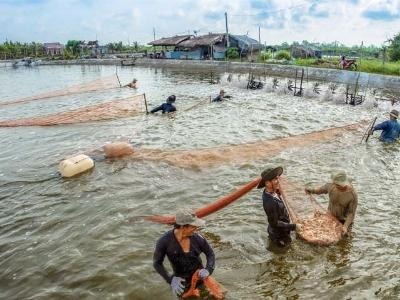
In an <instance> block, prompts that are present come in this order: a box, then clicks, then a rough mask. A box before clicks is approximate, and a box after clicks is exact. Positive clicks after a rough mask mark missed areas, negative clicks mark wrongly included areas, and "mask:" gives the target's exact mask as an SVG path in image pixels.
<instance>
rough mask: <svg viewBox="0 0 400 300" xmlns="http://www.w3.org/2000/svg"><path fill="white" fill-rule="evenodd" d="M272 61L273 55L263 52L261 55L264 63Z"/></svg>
mask: <svg viewBox="0 0 400 300" xmlns="http://www.w3.org/2000/svg"><path fill="white" fill-rule="evenodd" d="M269 59H271V53H270V52H266V51H261V53H260V60H262V61H266V60H269Z"/></svg>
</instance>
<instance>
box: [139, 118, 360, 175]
mask: <svg viewBox="0 0 400 300" xmlns="http://www.w3.org/2000/svg"><path fill="white" fill-rule="evenodd" d="M365 124H366V121H362V122H359V123H355V124H350V125H346V126H341V127H335V128H330V129H325V130H320V131H316V132H311V133H305V134H300V135H295V136H290V137H285V138H278V139H273V140H266V141H260V142H255V143H246V144H240V145H229V146H221V147H215V148H206V149H199V150H196V149H193V150H153V149H138V150H137V151H136V152H135V153H134V154H133V155H132V156H133V157H136V158H139V159H144V160H153V161H165V162H168V163H170V164H172V165H175V166H178V167H184V168H190V167H212V166H216V165H220V164H227V163H234V164H241V163H248V162H249V161H251V160H262V159H266V158H268V157H269V156H273V155H276V154H278V153H280V152H282V151H285V150H288V149H292V148H304V147H308V146H311V145H314V144H318V143H324V142H326V141H329V140H332V139H334V138H337V137H339V136H341V135H343V134H344V133H347V132H351V131H358V130H359V129H360V128H362V127H363V126H365Z"/></svg>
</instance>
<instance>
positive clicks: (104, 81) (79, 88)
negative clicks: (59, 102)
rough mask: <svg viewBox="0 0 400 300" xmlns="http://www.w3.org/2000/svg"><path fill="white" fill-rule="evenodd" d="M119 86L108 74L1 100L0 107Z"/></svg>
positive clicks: (115, 78)
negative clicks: (38, 92)
mask: <svg viewBox="0 0 400 300" xmlns="http://www.w3.org/2000/svg"><path fill="white" fill-rule="evenodd" d="M119 86H120V85H119V83H118V80H117V77H116V76H115V75H110V76H107V77H103V78H100V79H96V80H93V81H90V82H87V83H82V84H77V85H73V86H69V87H66V88H64V89H60V90H54V91H49V92H45V93H40V94H37V95H33V96H29V97H24V98H19V99H14V100H11V101H1V102H0V107H3V106H10V105H16V104H23V103H29V102H32V101H36V100H45V99H51V98H55V97H61V96H68V95H76V94H83V93H88V92H95V91H100V90H107V89H114V88H117V87H119Z"/></svg>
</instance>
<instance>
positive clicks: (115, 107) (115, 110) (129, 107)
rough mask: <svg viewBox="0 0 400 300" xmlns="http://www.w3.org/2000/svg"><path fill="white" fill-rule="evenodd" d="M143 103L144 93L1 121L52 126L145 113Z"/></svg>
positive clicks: (7, 124) (9, 124) (10, 124)
mask: <svg viewBox="0 0 400 300" xmlns="http://www.w3.org/2000/svg"><path fill="white" fill-rule="evenodd" d="M143 103H144V94H142V95H136V96H133V97H128V98H123V99H116V100H113V101H110V102H106V103H101V104H96V105H91V106H85V107H81V108H77V109H74V110H70V111H66V112H60V113H56V114H52V115H47V116H42V117H33V118H22V119H16V120H7V121H0V127H18V126H52V125H60V124H74V123H83V122H91V121H100V120H110V119H115V118H123V117H128V116H134V115H138V114H140V113H143V112H144V104H143Z"/></svg>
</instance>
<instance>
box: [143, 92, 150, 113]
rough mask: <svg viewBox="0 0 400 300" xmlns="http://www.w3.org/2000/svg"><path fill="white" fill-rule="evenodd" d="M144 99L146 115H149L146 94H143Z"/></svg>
mask: <svg viewBox="0 0 400 300" xmlns="http://www.w3.org/2000/svg"><path fill="white" fill-rule="evenodd" d="M143 97H144V105H145V106H146V114H148V113H149V110H148V108H147V100H146V93H144V94H143Z"/></svg>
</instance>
